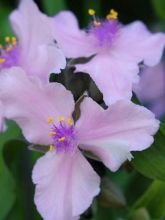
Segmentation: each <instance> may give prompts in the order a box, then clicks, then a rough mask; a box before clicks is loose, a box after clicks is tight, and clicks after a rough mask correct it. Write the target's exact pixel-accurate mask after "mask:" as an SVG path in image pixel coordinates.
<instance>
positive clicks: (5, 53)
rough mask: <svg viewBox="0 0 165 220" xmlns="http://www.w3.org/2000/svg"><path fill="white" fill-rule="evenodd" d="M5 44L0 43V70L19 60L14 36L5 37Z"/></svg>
mask: <svg viewBox="0 0 165 220" xmlns="http://www.w3.org/2000/svg"><path fill="white" fill-rule="evenodd" d="M5 42H6V44H5V46H4V47H3V46H2V45H0V70H1V69H3V68H10V67H12V66H16V65H17V64H18V60H19V49H18V46H17V40H16V38H15V37H11V38H10V37H5Z"/></svg>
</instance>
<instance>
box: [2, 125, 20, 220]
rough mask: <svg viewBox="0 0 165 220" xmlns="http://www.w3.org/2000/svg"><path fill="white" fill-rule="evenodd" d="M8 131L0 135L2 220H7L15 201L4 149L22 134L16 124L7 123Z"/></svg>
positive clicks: (12, 181) (13, 186) (13, 184)
mask: <svg viewBox="0 0 165 220" xmlns="http://www.w3.org/2000/svg"><path fill="white" fill-rule="evenodd" d="M7 126H8V129H7V131H6V132H4V133H1V134H0V189H1V193H0V219H1V220H3V219H6V215H7V214H8V212H9V211H10V209H11V208H12V206H13V204H14V200H15V193H14V190H15V182H14V179H13V177H12V175H11V174H10V172H9V169H8V168H7V166H6V165H5V162H4V159H3V147H4V145H5V144H6V143H7V142H8V141H9V140H11V139H13V138H16V137H17V136H18V135H19V134H20V130H19V129H18V127H17V126H16V124H15V123H14V122H11V121H8V122H7Z"/></svg>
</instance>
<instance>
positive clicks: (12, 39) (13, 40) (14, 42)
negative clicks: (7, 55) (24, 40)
mask: <svg viewBox="0 0 165 220" xmlns="http://www.w3.org/2000/svg"><path fill="white" fill-rule="evenodd" d="M11 41H12V44H13V45H16V44H17V39H16V37H12V38H11Z"/></svg>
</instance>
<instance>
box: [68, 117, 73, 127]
mask: <svg viewBox="0 0 165 220" xmlns="http://www.w3.org/2000/svg"><path fill="white" fill-rule="evenodd" d="M68 125H71V126H72V125H73V121H72V119H71V118H68Z"/></svg>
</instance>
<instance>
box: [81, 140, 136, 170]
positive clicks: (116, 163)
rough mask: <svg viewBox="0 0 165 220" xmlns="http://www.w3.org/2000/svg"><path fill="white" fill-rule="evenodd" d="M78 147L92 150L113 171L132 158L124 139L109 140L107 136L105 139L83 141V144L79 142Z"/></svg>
mask: <svg viewBox="0 0 165 220" xmlns="http://www.w3.org/2000/svg"><path fill="white" fill-rule="evenodd" d="M80 148H82V149H84V150H87V151H91V152H94V154H95V155H97V156H98V157H99V158H100V159H101V161H103V163H104V164H105V165H106V166H107V167H108V168H109V169H110V170H111V171H113V172H115V171H117V170H118V169H119V168H120V166H121V164H122V163H124V162H125V161H126V160H127V159H128V160H130V159H131V158H132V155H131V153H130V150H129V145H128V143H127V142H126V141H121V140H110V138H108V137H107V139H106V138H103V139H100V140H98V139H97V140H91V141H83V144H82V145H81V144H80Z"/></svg>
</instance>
